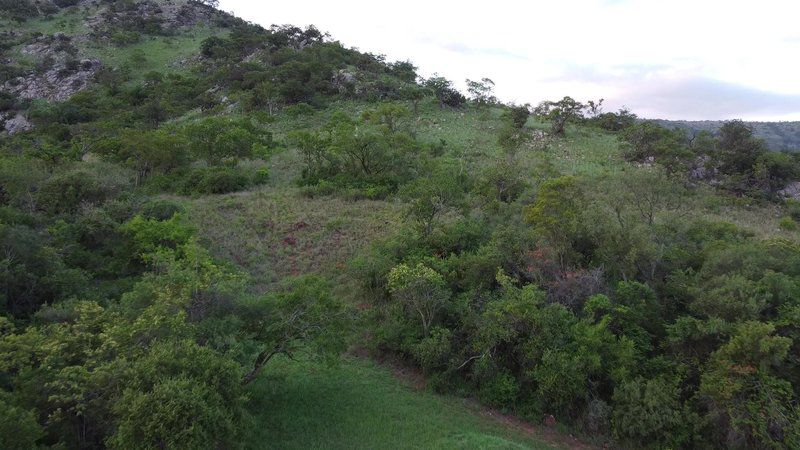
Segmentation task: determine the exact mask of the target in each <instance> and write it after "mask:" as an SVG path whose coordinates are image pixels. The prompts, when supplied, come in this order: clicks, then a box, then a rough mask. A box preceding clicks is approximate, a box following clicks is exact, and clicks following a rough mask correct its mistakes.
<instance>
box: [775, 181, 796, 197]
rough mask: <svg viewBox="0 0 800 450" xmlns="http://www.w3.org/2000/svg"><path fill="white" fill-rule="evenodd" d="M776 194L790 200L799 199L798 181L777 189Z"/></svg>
mask: <svg viewBox="0 0 800 450" xmlns="http://www.w3.org/2000/svg"><path fill="white" fill-rule="evenodd" d="M778 195H780V196H781V197H783V198H787V199H792V200H797V199H800V181H793V182H791V183H789V184H788V185H787V186H786V187H785V188H783V189H781V190H780V191H778Z"/></svg>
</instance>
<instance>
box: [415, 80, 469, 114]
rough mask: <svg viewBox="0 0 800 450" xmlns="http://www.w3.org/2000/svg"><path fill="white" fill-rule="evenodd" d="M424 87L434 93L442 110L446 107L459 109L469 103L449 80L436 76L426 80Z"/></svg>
mask: <svg viewBox="0 0 800 450" xmlns="http://www.w3.org/2000/svg"><path fill="white" fill-rule="evenodd" d="M424 86H425V87H426V88H428V89H430V90H431V91H433V95H435V96H436V99H437V100H439V107H441V108H442V109H444V107H445V106H450V107H453V108H458V107H459V106H461V105H463V104H464V103H465V102H466V101H467V99H466V97H464V95H463V94H461V93H460V92H458V91H457V90H456V89H455V88H453V83H452V82H451V81H450V80H448V79H447V78H444V77H440V76H436V75H435V76H433V77H431V78H428V79H427V80H425V82H424Z"/></svg>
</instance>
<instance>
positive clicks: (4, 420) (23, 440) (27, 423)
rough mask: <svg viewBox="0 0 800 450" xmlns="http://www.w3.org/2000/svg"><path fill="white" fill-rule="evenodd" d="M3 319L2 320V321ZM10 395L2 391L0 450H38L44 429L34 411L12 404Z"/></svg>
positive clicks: (0, 395)
mask: <svg viewBox="0 0 800 450" xmlns="http://www.w3.org/2000/svg"><path fill="white" fill-rule="evenodd" d="M1 320H3V318H0V321H1ZM10 400H11V399H10V395H6V394H5V392H2V391H0V448H4V449H7V450H27V449H31V448H37V445H36V443H37V441H38V440H39V439H40V438H42V437H43V436H44V431H43V430H42V427H41V426H40V425H39V424H38V423H37V422H36V415H35V414H34V411H28V410H25V409H24V408H20V407H18V406H15V405H13V404H11V403H10Z"/></svg>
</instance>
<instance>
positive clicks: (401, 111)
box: [361, 102, 409, 133]
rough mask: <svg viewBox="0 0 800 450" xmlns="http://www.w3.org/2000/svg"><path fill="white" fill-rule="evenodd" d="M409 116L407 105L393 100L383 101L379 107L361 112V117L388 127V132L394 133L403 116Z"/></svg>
mask: <svg viewBox="0 0 800 450" xmlns="http://www.w3.org/2000/svg"><path fill="white" fill-rule="evenodd" d="M408 116H409V111H408V109H407V108H406V107H405V106H402V105H398V104H396V103H391V102H383V103H381V104H380V105H378V107H377V108H373V109H368V110H366V111H364V112H363V113H362V114H361V119H362V120H364V121H366V122H369V123H373V124H376V125H381V126H384V127H386V131H387V132H388V133H394V132H395V131H397V128H398V126H399V124H400V122H401V121H402V119H403V118H405V117H408Z"/></svg>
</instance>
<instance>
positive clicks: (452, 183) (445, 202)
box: [400, 170, 464, 237]
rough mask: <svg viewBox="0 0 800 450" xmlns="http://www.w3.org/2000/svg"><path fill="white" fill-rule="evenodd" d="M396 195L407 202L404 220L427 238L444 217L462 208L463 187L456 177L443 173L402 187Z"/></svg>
mask: <svg viewBox="0 0 800 450" xmlns="http://www.w3.org/2000/svg"><path fill="white" fill-rule="evenodd" d="M400 195H401V196H402V197H404V198H406V199H408V201H409V208H408V211H407V215H408V218H410V219H411V221H412V222H413V223H414V225H415V226H416V228H417V230H418V231H419V232H420V234H421V235H422V236H423V237H428V236H430V234H431V233H432V232H433V230H434V228H435V226H436V224H437V222H438V221H439V220H440V219H441V217H442V216H443V215H444V214H446V213H447V212H448V211H454V210H458V209H459V208H460V207H461V206H462V205H463V198H464V187H463V184H462V183H461V180H460V179H459V177H458V176H457V174H454V173H452V172H450V171H448V170H444V171H440V172H436V173H434V174H431V176H429V177H425V178H420V179H417V180H416V181H415V182H413V183H410V184H408V185H406V186H404V187H403V189H402V191H401V192H400Z"/></svg>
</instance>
